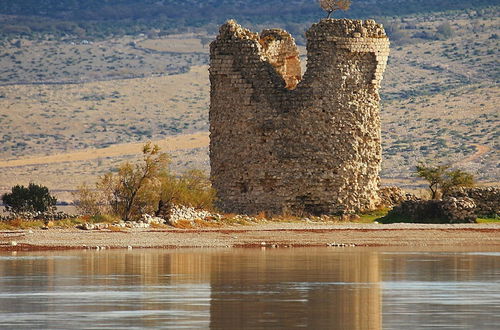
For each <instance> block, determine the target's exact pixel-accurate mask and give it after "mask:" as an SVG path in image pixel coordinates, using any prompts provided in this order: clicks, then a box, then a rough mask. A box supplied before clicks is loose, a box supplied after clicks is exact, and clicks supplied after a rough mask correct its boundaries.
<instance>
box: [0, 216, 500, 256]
mask: <svg viewBox="0 0 500 330" xmlns="http://www.w3.org/2000/svg"><path fill="white" fill-rule="evenodd" d="M13 241H14V242H16V244H17V245H13V244H12V242H13ZM338 244H340V245H342V244H345V245H347V246H371V247H373V246H414V247H425V246H485V245H488V246H500V225H499V224H464V225H422V224H392V225H381V224H352V223H345V224H333V223H330V224H317V223H260V224H258V225H252V226H228V227H224V228H217V229H190V230H181V229H169V230H150V229H141V230H139V229H134V230H128V231H124V232H110V231H82V230H77V229H50V230H33V231H2V232H0V251H2V250H3V251H25V250H63V249H89V248H94V249H95V248H97V247H101V248H107V249H109V248H127V247H131V248H185V247H200V248H210V247H258V248H285V247H288V248H291V247H312V246H327V245H334V247H332V248H341V247H338V246H335V245H338Z"/></svg>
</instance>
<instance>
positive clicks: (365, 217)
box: [354, 209, 389, 223]
mask: <svg viewBox="0 0 500 330" xmlns="http://www.w3.org/2000/svg"><path fill="white" fill-rule="evenodd" d="M387 213H389V209H380V210H375V211H371V212H366V213H362V214H360V215H359V216H360V219H359V220H356V221H354V222H357V223H372V222H374V221H377V222H380V219H382V218H384V217H386V216H387Z"/></svg>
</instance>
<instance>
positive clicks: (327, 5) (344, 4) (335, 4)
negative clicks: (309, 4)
mask: <svg viewBox="0 0 500 330" xmlns="http://www.w3.org/2000/svg"><path fill="white" fill-rule="evenodd" d="M318 2H319V5H320V7H321V8H322V9H323V10H324V11H326V12H327V14H328V15H327V16H326V18H330V16H331V15H332V13H334V12H335V11H337V10H348V9H349V7H351V0H319V1H318Z"/></svg>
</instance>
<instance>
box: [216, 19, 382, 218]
mask: <svg viewBox="0 0 500 330" xmlns="http://www.w3.org/2000/svg"><path fill="white" fill-rule="evenodd" d="M307 40H308V42H307V51H308V62H307V70H306V72H305V74H304V76H303V77H302V79H301V72H300V61H299V56H298V55H299V54H298V51H297V48H296V46H295V43H294V40H293V38H292V37H291V36H290V35H289V34H288V33H287V32H285V31H283V30H279V29H272V30H265V31H263V32H262V33H261V34H260V35H259V34H257V33H252V32H250V31H248V30H246V29H244V28H242V27H241V26H239V25H238V24H236V22H234V21H229V22H227V23H226V24H224V25H223V26H222V27H221V28H220V34H219V36H218V37H217V39H216V40H215V41H214V42H212V44H211V45H210V59H211V63H210V81H211V103H210V162H211V176H212V181H213V184H214V187H215V188H216V189H217V192H218V195H219V200H220V207H221V208H222V210H224V211H226V212H238V213H248V214H251V213H257V212H260V211H267V212H271V213H281V212H287V211H290V212H301V211H305V212H308V213H312V214H337V213H345V212H355V211H362V210H369V209H372V208H374V207H375V205H376V204H377V202H378V195H377V191H378V188H379V171H380V163H381V143H380V118H379V101H380V98H379V94H378V89H379V87H380V82H381V80H382V74H383V72H384V70H385V67H386V63H387V58H388V55H389V40H388V38H387V36H386V34H385V32H384V29H383V27H382V26H381V25H379V24H376V23H375V22H374V21H372V20H366V21H361V20H344V19H343V20H334V19H324V20H321V21H320V22H319V23H317V24H314V25H313V26H312V27H311V28H310V29H309V31H307Z"/></svg>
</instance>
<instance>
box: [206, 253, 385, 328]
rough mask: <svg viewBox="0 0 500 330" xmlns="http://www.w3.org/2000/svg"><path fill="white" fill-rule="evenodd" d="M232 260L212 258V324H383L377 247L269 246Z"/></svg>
mask: <svg viewBox="0 0 500 330" xmlns="http://www.w3.org/2000/svg"><path fill="white" fill-rule="evenodd" d="M337 251H338V250H337ZM236 260H237V261H236V262H235V256H234V255H232V254H231V253H228V254H220V255H217V256H214V257H212V263H211V265H212V271H211V279H210V283H211V303H210V316H211V323H210V325H211V327H213V328H233V329H238V328H239V329H243V328H253V327H259V326H266V327H269V328H273V327H278V328H291V327H297V326H303V327H306V328H309V329H381V328H382V317H381V315H382V309H381V303H382V302H381V288H380V281H381V278H380V277H381V275H380V265H379V256H378V253H376V252H366V253H363V254H360V253H349V252H341V253H338V252H336V251H335V250H324V249H322V250H319V251H318V250H314V249H313V250H303V249H302V250H273V251H266V252H261V253H256V252H249V253H246V254H242V255H240V256H239V257H238V258H237V259H236Z"/></svg>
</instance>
